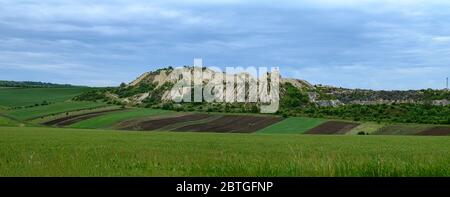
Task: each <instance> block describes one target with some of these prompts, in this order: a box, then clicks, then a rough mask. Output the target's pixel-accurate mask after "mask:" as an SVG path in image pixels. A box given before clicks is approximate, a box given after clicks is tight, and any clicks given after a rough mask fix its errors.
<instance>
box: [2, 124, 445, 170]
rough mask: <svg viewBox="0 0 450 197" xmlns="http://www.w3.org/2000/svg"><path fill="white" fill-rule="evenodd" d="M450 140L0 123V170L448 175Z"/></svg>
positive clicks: (438, 138)
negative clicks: (124, 129)
mask: <svg viewBox="0 0 450 197" xmlns="http://www.w3.org/2000/svg"><path fill="white" fill-rule="evenodd" d="M449 139H450V138H449V137H413V136H406V137H405V136H309V135H257V134H256V135H255V134H208V133H170V132H153V133H152V132H126V131H122V132H119V131H99V130H82V129H59V128H17V127H0V176H450V169H449V168H450V167H449V163H450V140H449Z"/></svg>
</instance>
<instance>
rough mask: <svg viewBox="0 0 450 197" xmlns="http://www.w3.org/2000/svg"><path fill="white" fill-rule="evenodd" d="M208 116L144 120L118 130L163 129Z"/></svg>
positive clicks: (123, 125)
mask: <svg viewBox="0 0 450 197" xmlns="http://www.w3.org/2000/svg"><path fill="white" fill-rule="evenodd" d="M210 116H211V115H208V114H190V115H184V116H179V117H171V118H162V119H155V120H146V121H141V122H127V123H124V124H122V125H121V127H120V129H123V130H136V131H152V130H156V129H160V128H163V127H165V126H168V125H172V124H176V123H181V122H188V121H196V120H201V119H205V118H208V117H210Z"/></svg>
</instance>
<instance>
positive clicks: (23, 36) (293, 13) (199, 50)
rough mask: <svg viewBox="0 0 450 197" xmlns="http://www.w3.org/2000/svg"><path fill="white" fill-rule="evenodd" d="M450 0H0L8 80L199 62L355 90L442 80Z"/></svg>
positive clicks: (102, 78)
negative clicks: (275, 69) (273, 71)
mask: <svg viewBox="0 0 450 197" xmlns="http://www.w3.org/2000/svg"><path fill="white" fill-rule="evenodd" d="M449 10H450V2H449V1H436V0H303V1H283V0H277V1H261V0H250V1H240V0H230V1H225V0H219V1H207V0H188V1H181V0H180V1H175V0H168V1H167V0H156V1H133V0H131V1H130V0H110V1H100V0H93V1H92V0H89V1H87V0H78V1H75V0H66V1H64V0H41V1H17V0H0V79H4V80H34V81H47V82H55V83H73V84H80V85H91V86H112V85H118V84H119V83H120V82H129V81H131V80H133V79H134V78H135V77H137V76H138V75H140V74H141V73H143V72H145V71H150V70H153V69H155V68H160V67H164V66H169V65H172V66H182V65H191V64H192V61H193V58H194V57H202V58H203V59H204V64H206V65H207V66H219V67H224V66H242V67H246V66H280V68H281V72H282V74H283V76H284V77H293V78H301V79H306V80H308V81H310V82H312V83H320V84H328V85H335V86H343V87H351V88H372V89H421V88H443V86H444V85H445V83H444V82H445V81H444V80H445V77H446V76H448V75H449V74H450V12H449Z"/></svg>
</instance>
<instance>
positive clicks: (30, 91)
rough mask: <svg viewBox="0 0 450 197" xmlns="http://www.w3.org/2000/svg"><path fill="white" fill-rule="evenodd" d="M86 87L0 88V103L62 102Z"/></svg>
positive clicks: (7, 104) (9, 105)
mask: <svg viewBox="0 0 450 197" xmlns="http://www.w3.org/2000/svg"><path fill="white" fill-rule="evenodd" d="M88 89H89V88H86V87H68V88H0V105H2V106H6V107H19V106H30V105H34V104H41V103H42V102H44V101H47V102H51V103H54V102H62V101H66V100H70V99H71V98H73V97H74V96H77V95H79V94H81V93H82V92H84V91H86V90H88Z"/></svg>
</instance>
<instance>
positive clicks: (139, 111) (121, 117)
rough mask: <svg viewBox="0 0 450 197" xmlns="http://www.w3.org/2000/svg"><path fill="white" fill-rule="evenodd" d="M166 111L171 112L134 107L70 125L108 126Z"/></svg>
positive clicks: (82, 126)
mask: <svg viewBox="0 0 450 197" xmlns="http://www.w3.org/2000/svg"><path fill="white" fill-rule="evenodd" d="M168 113H173V112H171V111H165V110H159V109H145V108H136V109H133V110H130V111H120V112H115V113H110V114H106V115H102V116H98V117H95V118H91V119H88V120H84V121H81V122H78V123H75V124H73V125H71V126H70V127H72V128H90V129H97V128H109V127H111V126H113V125H114V124H116V123H118V122H121V121H125V120H129V119H133V118H141V117H149V116H154V115H164V114H168Z"/></svg>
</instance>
